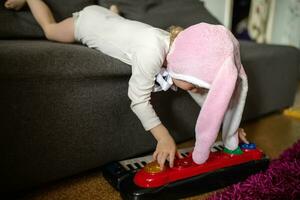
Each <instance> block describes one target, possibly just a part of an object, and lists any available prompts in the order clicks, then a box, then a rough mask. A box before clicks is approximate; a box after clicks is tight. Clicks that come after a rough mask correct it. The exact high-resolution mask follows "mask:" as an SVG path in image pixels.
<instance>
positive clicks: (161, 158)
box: [157, 152, 167, 170]
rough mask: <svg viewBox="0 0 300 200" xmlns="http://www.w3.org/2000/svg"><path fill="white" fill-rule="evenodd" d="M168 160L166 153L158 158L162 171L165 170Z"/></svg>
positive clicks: (160, 154)
mask: <svg viewBox="0 0 300 200" xmlns="http://www.w3.org/2000/svg"><path fill="white" fill-rule="evenodd" d="M166 159H167V154H166V153H164V152H161V153H159V154H158V156H157V162H158V164H159V166H160V169H161V170H163V168H164V164H165V162H166Z"/></svg>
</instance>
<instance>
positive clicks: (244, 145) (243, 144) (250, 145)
mask: <svg viewBox="0 0 300 200" xmlns="http://www.w3.org/2000/svg"><path fill="white" fill-rule="evenodd" d="M240 147H241V148H242V149H256V145H255V144H254V143H249V144H246V143H242V144H240Z"/></svg>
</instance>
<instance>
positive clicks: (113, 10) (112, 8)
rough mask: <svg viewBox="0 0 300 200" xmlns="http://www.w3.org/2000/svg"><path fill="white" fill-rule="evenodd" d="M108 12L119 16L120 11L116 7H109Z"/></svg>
mask: <svg viewBox="0 0 300 200" xmlns="http://www.w3.org/2000/svg"><path fill="white" fill-rule="evenodd" d="M109 10H110V11H112V12H114V13H116V14H119V13H120V10H119V8H118V6H117V5H111V6H110V7H109Z"/></svg>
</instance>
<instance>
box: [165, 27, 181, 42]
mask: <svg viewBox="0 0 300 200" xmlns="http://www.w3.org/2000/svg"><path fill="white" fill-rule="evenodd" d="M168 31H169V32H170V35H171V36H170V42H171V44H172V43H173V41H174V40H175V38H176V37H177V35H178V34H179V33H180V32H181V31H183V28H182V27H180V26H174V25H173V26H170V27H169V28H168Z"/></svg>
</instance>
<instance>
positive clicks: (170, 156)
mask: <svg viewBox="0 0 300 200" xmlns="http://www.w3.org/2000/svg"><path fill="white" fill-rule="evenodd" d="M174 159H175V152H171V153H170V155H169V165H170V167H171V168H172V167H173V166H174Z"/></svg>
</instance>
